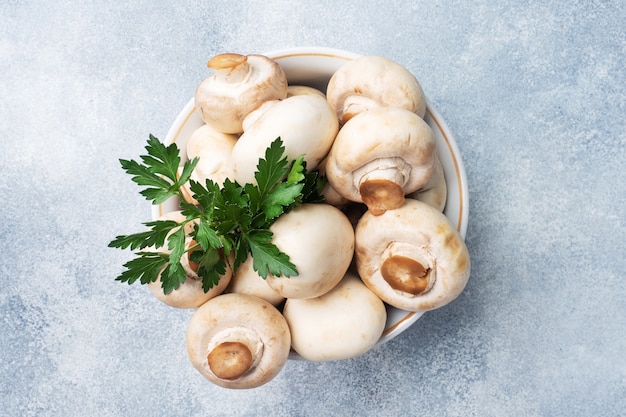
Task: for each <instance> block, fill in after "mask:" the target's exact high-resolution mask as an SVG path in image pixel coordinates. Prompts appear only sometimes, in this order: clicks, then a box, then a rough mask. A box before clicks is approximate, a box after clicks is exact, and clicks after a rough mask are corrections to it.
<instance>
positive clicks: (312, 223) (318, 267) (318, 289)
mask: <svg viewBox="0 0 626 417" xmlns="http://www.w3.org/2000/svg"><path fill="white" fill-rule="evenodd" d="M270 231H272V233H273V234H274V236H273V238H272V243H274V244H275V245H276V246H277V247H278V249H280V250H281V251H282V252H284V253H286V254H287V255H288V256H289V259H290V261H291V262H292V263H293V264H294V265H295V266H296V268H297V269H298V276H294V277H290V278H286V277H283V276H280V277H276V276H273V275H268V276H267V279H266V281H267V283H268V285H269V286H270V287H272V288H273V289H274V290H275V291H276V292H278V293H279V294H281V295H282V296H283V297H285V298H312V297H319V296H320V295H322V294H325V293H326V292H328V291H330V290H331V289H332V288H333V287H334V286H335V285H337V283H338V282H339V281H340V280H341V278H342V277H343V276H344V274H345V272H346V271H347V270H348V267H349V266H350V262H351V261H352V256H353V254H354V230H353V228H352V224H351V223H350V220H348V218H347V217H346V215H345V214H343V213H342V212H341V210H339V209H338V208H336V207H333V206H331V205H329V204H323V203H315V204H310V203H309V204H303V205H301V206H299V207H296V208H294V209H292V210H291V211H290V212H288V213H286V214H283V215H282V216H281V217H279V218H278V220H276V222H275V223H274V224H273V225H272V226H271V227H270Z"/></svg>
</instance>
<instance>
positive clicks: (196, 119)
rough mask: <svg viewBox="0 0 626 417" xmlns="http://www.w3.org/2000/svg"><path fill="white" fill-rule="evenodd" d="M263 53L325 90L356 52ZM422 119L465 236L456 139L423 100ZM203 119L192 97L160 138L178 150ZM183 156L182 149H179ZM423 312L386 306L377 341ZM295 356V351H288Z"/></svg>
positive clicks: (169, 204) (295, 79) (301, 81)
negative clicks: (431, 136) (433, 141)
mask: <svg viewBox="0 0 626 417" xmlns="http://www.w3.org/2000/svg"><path fill="white" fill-rule="evenodd" d="M264 55H266V56H268V57H270V58H273V59H274V60H275V61H276V62H278V64H279V65H280V66H281V67H282V68H283V70H284V71H285V73H286V74H287V79H288V80H289V83H290V84H292V85H294V84H298V85H307V86H310V87H314V88H317V89H319V90H321V91H323V92H325V91H326V85H327V84H328V81H329V80H330V77H331V76H332V74H333V73H334V72H335V71H336V70H337V69H338V68H339V67H341V66H342V65H343V64H345V63H346V62H348V61H349V60H351V59H354V58H356V57H358V56H359V55H357V54H354V53H352V52H347V51H341V50H337V49H330V48H293V49H283V50H278V51H273V52H267V53H265V54H264ZM424 120H425V121H426V122H427V123H428V124H429V126H430V127H431V128H432V129H433V132H434V134H435V138H436V141H437V151H438V154H439V159H440V160H441V164H442V166H443V170H444V174H445V179H446V185H447V188H448V197H447V202H446V207H445V209H444V214H445V215H446V217H448V219H449V220H450V221H451V222H452V224H453V225H454V226H455V227H456V228H457V230H458V231H459V233H460V234H461V236H463V238H465V233H466V230H467V220H468V214H469V201H468V189H467V178H466V175H465V169H464V166H463V161H462V159H461V155H460V153H459V149H458V146H457V144H456V141H455V139H454V137H453V135H452V133H451V132H450V130H449V129H448V127H447V125H446V122H445V121H444V119H443V118H442V117H441V115H440V114H439V112H438V111H437V109H435V108H434V106H433V105H432V104H431V103H430V102H428V101H427V108H426V115H425V117H424ZM202 124H203V121H202V119H201V118H200V116H199V114H198V112H197V111H196V109H195V105H194V100H193V98H192V99H191V100H190V101H189V102H188V103H187V105H186V106H185V107H184V108H183V110H182V111H181V112H180V114H179V115H178V117H177V118H176V120H175V121H174V123H173V124H172V126H171V128H170V130H169V131H168V134H167V136H166V138H165V140H164V142H165V143H166V144H170V143H172V142H176V144H177V145H178V147H179V148H180V149H181V150H184V149H185V146H186V143H187V140H188V139H189V137H190V135H191V134H192V133H193V131H194V130H195V129H197V128H198V127H200V126H202ZM181 157H184V152H181ZM177 209H178V201H176V200H174V199H171V200H169V201H166V202H165V203H163V204H161V205H158V206H153V209H152V217H153V218H157V217H160V216H161V215H162V214H163V213H166V212H168V211H173V210H177ZM422 314H423V313H414V312H407V311H404V310H400V309H397V308H394V307H387V323H386V326H385V330H384V332H383V334H382V336H381V338H380V340H379V341H378V344H382V343H384V342H386V341H388V340H390V339H392V338H394V337H396V336H397V335H399V334H400V333H402V332H403V331H404V330H406V329H407V328H408V327H409V326H410V325H411V324H413V323H414V322H415V321H417V320H418V319H419V318H420V317H421V316H422ZM292 357H293V358H298V356H297V355H292Z"/></svg>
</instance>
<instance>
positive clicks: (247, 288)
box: [225, 256, 285, 306]
mask: <svg viewBox="0 0 626 417" xmlns="http://www.w3.org/2000/svg"><path fill="white" fill-rule="evenodd" d="M225 292H236V293H241V294H250V295H255V296H257V297H259V298H262V299H264V300H265V301H267V302H269V303H271V304H272V305H275V306H277V305H278V304H280V303H282V302H283V301H284V300H285V297H283V296H282V295H280V294H279V293H277V292H276V291H274V289H273V288H272V287H270V286H269V284H268V283H267V281H265V280H264V279H263V278H261V276H260V275H259V274H258V273H257V272H256V271H255V270H254V268H253V267H252V257H251V256H248V259H246V260H245V262H243V263H242V264H241V265H239V266H238V267H237V269H236V271H235V274H234V275H233V277H232V278H231V280H230V283H229V284H228V287H226V290H225Z"/></svg>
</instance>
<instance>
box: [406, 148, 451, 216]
mask: <svg viewBox="0 0 626 417" xmlns="http://www.w3.org/2000/svg"><path fill="white" fill-rule="evenodd" d="M407 197H408V198H413V199H415V200H419V201H423V202H424V203H426V204H429V205H431V206H433V207H434V208H436V209H437V210H439V211H441V212H443V210H444V209H445V208H446V201H447V199H448V185H447V184H446V177H445V173H444V171H443V165H441V161H440V160H439V158H437V161H436V164H435V171H434V172H433V176H432V177H431V178H430V181H428V182H427V183H426V185H424V186H423V187H422V188H420V189H419V190H417V191H415V192H413V193H411V194H408V195H407Z"/></svg>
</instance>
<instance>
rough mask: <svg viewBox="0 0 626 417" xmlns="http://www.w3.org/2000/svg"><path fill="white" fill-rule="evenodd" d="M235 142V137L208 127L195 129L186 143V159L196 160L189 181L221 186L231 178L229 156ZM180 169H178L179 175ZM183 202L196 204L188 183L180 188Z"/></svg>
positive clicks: (203, 126)
mask: <svg viewBox="0 0 626 417" xmlns="http://www.w3.org/2000/svg"><path fill="white" fill-rule="evenodd" d="M236 142H237V136H236V135H229V134H226V133H222V132H219V131H217V130H215V129H214V128H213V127H211V126H210V125H207V124H205V125H202V126H201V127H199V128H198V129H196V130H195V131H194V132H193V133H192V135H191V136H190V137H189V141H188V142H187V157H188V158H189V159H193V158H196V157H197V158H198V163H197V164H196V167H195V168H194V170H193V172H192V174H191V179H192V180H194V181H197V182H199V183H200V184H202V185H204V183H205V182H206V180H207V179H211V180H212V181H213V182H215V183H217V184H219V185H221V184H223V183H224V180H226V178H231V177H232V172H231V169H230V168H231V165H230V163H229V160H230V155H231V153H232V151H233V148H234V147H235V143H236ZM181 170H182V167H181V168H179V174H180V171H181ZM181 191H182V193H183V197H184V198H185V201H187V202H188V203H191V204H196V205H197V204H198V202H197V201H196V200H195V199H194V198H193V197H192V193H191V190H190V189H189V183H186V184H184V185H183V186H182V187H181Z"/></svg>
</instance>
